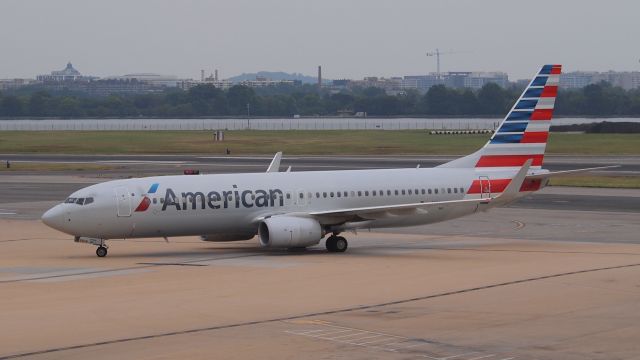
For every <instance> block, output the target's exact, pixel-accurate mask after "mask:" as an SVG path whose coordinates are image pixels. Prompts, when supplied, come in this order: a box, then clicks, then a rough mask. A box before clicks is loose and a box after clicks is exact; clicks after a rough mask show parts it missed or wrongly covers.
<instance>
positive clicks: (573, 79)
mask: <svg viewBox="0 0 640 360" xmlns="http://www.w3.org/2000/svg"><path fill="white" fill-rule="evenodd" d="M602 81H606V82H608V83H610V84H611V85H613V86H617V87H621V88H623V89H625V90H631V89H638V88H640V72H638V71H622V72H618V71H607V72H596V71H573V72H568V73H563V74H561V75H560V88H561V89H580V88H583V87H585V86H587V85H591V84H597V83H599V82H602Z"/></svg>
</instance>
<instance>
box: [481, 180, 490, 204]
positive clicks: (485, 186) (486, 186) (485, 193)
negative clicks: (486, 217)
mask: <svg viewBox="0 0 640 360" xmlns="http://www.w3.org/2000/svg"><path fill="white" fill-rule="evenodd" d="M479 179H480V198H481V199H485V198H486V199H488V198H490V197H491V181H490V180H489V177H488V176H480V177H479Z"/></svg>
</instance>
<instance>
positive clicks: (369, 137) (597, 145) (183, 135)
mask: <svg viewBox="0 0 640 360" xmlns="http://www.w3.org/2000/svg"><path fill="white" fill-rule="evenodd" d="M488 138H489V135H429V134H428V133H427V132H426V131H379V130H378V131H376V130H369V131H367V130H356V131H295V130H292V131H227V132H226V133H225V141H224V142H213V136H212V133H211V132H205V131H94V132H80V131H54V132H35V131H7V132H3V133H0V153H59V154H180V153H182V154H184V153H194V154H223V153H224V152H225V150H226V148H229V149H230V150H231V154H232V155H242V154H273V153H275V152H277V151H284V153H285V154H287V155H343V154H344V155H367V154H371V155H399V154H403V155H450V154H451V155H461V154H468V153H471V152H473V151H475V150H476V149H478V148H479V147H481V146H482V145H483V144H484V143H485V142H486V141H487V139H488ZM547 153H550V154H579V155H614V154H616V155H617V154H628V155H638V154H640V134H564V133H553V134H551V136H550V138H549V146H548V148H547Z"/></svg>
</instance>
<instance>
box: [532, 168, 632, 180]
mask: <svg viewBox="0 0 640 360" xmlns="http://www.w3.org/2000/svg"><path fill="white" fill-rule="evenodd" d="M618 167H620V165H610V166H598V167H592V168H584V169H574V170H562V171H547V172H543V173H534V174H530V175H527V180H533V179H547V178H550V177H552V176H558V175H567V174H577V173H582V172H589V171H593V170H604V169H613V168H618Z"/></svg>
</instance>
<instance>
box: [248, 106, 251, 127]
mask: <svg viewBox="0 0 640 360" xmlns="http://www.w3.org/2000/svg"><path fill="white" fill-rule="evenodd" d="M249 109H250V107H249V103H247V130H249V129H251V123H250V122H249V119H251V112H250V111H249Z"/></svg>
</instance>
